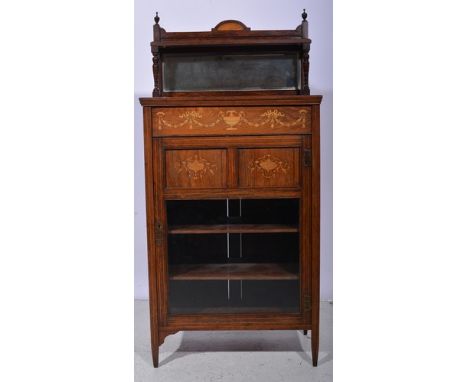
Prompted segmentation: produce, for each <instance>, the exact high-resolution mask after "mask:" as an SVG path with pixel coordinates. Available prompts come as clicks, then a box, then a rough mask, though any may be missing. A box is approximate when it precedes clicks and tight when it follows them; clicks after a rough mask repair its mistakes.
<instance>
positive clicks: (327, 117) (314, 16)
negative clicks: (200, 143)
mask: <svg viewBox="0 0 468 382" xmlns="http://www.w3.org/2000/svg"><path fill="white" fill-rule="evenodd" d="M303 8H306V11H307V13H308V17H307V20H308V22H309V38H311V39H312V44H311V47H310V71H309V86H310V90H311V94H322V95H323V101H322V106H321V181H322V184H321V298H322V300H331V299H333V279H332V270H333V267H332V253H333V242H332V238H333V236H332V229H333V225H332V217H333V209H332V207H333V205H332V196H333V193H332V186H333V185H332V166H333V163H332V159H333V153H332V141H333V135H332V125H333V119H332V118H333V115H332V114H333V113H332V110H333V86H332V83H333V78H332V62H333V54H332V53H333V52H332V32H333V27H332V18H333V14H332V1H331V0H312V1H298V0H289V1H271V0H269V1H268V0H255V1H253V0H251V1H247V0H237V1H229V0H201V1H187V0H182V1H181V0H178V1H151V0H135V35H134V38H135V41H134V46H135V56H134V60H135V62H134V64H135V69H134V70H135V82H134V83H135V98H134V102H135V113H134V116H135V126H134V128H135V138H134V139H135V151H134V155H135V160H134V165H135V169H134V171H135V172H134V174H135V179H134V181H135V190H134V191H135V193H134V195H135V201H134V203H135V224H134V229H135V239H134V246H135V278H134V281H135V298H136V299H147V298H148V273H147V272H148V269H147V258H146V256H147V248H146V222H145V219H146V213H145V183H144V155H143V117H142V109H141V106H140V104H139V102H138V98H139V97H150V96H151V92H152V90H153V75H152V56H151V50H150V45H149V44H150V42H151V40H152V37H153V24H154V20H153V18H154V16H155V12H156V11H158V12H159V17H160V18H161V20H160V21H159V24H160V25H161V27H163V28H164V29H166V31H168V32H179V31H180V32H182V31H209V30H211V28H212V27H214V26H215V25H216V24H218V23H219V22H220V21H222V20H226V19H234V20H240V21H242V22H243V23H244V24H246V25H247V26H248V27H250V28H251V29H252V30H254V29H295V28H296V27H297V26H298V25H299V24H300V23H301V21H302V18H301V13H302V10H303Z"/></svg>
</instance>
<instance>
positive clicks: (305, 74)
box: [302, 44, 310, 94]
mask: <svg viewBox="0 0 468 382" xmlns="http://www.w3.org/2000/svg"><path fill="white" fill-rule="evenodd" d="M309 50H310V45H309V44H304V46H303V50H302V94H310V89H309Z"/></svg>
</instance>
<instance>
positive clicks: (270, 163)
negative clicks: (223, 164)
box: [249, 154, 289, 179]
mask: <svg viewBox="0 0 468 382" xmlns="http://www.w3.org/2000/svg"><path fill="white" fill-rule="evenodd" d="M249 168H250V171H259V172H260V173H261V174H262V175H263V177H264V178H267V179H270V178H272V177H274V176H275V175H276V174H278V173H281V172H282V173H286V172H287V171H288V169H289V163H288V162H287V161H282V160H281V159H279V158H276V157H274V156H271V155H270V154H267V155H264V156H263V157H261V158H258V159H255V160H253V161H251V162H250V165H249Z"/></svg>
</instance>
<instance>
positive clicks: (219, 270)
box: [169, 263, 299, 280]
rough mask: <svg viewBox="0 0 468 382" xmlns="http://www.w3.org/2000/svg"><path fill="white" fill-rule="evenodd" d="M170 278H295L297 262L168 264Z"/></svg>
mask: <svg viewBox="0 0 468 382" xmlns="http://www.w3.org/2000/svg"><path fill="white" fill-rule="evenodd" d="M169 278H170V279H171V280H297V279H298V278H299V274H298V266H297V264H280V263H235V264H232V263H231V264H184V265H173V266H170V274H169Z"/></svg>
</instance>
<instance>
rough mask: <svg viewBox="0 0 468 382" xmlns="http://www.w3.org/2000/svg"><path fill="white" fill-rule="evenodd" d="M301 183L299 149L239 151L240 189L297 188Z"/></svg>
mask: <svg viewBox="0 0 468 382" xmlns="http://www.w3.org/2000/svg"><path fill="white" fill-rule="evenodd" d="M299 183H300V182H299V148H272V149H267V148H262V149H241V150H239V186H240V187H252V188H256V187H297V186H299Z"/></svg>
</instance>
